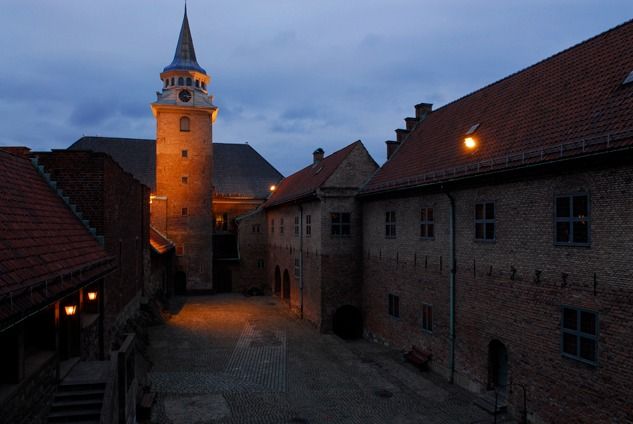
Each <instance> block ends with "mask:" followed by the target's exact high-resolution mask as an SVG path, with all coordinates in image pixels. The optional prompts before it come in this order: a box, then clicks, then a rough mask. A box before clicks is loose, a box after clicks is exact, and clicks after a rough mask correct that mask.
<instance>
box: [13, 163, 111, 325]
mask: <svg viewBox="0 0 633 424" xmlns="http://www.w3.org/2000/svg"><path fill="white" fill-rule="evenodd" d="M0 199H2V201H0V322H3V321H4V322H3V324H2V325H4V324H6V319H7V318H9V317H15V316H16V315H20V314H24V313H26V312H28V311H29V310H31V309H33V308H37V307H41V306H42V305H46V304H48V303H50V301H52V299H54V298H56V297H59V296H61V295H63V294H64V293H66V292H68V291H69V290H70V291H72V290H73V289H74V288H76V287H78V286H80V285H82V284H87V283H89V282H91V281H93V280H94V279H96V278H99V277H100V276H103V275H105V274H106V273H108V272H109V271H111V270H112V269H114V265H113V262H112V258H111V257H109V256H108V255H107V254H106V252H105V251H104V249H103V248H102V247H101V246H100V245H99V243H98V242H97V240H96V239H95V238H94V237H93V236H92V235H91V234H90V233H89V232H88V230H87V229H86V228H85V227H84V226H83V224H82V223H81V222H80V221H79V219H78V218H77V217H76V216H75V215H74V214H73V213H72V212H71V210H70V209H69V207H68V206H67V205H66V204H65V203H64V201H63V200H62V199H61V198H60V197H59V196H58V195H57V193H55V192H54V191H53V190H52V189H51V188H50V187H49V185H48V183H47V182H46V181H45V180H44V179H43V178H42V177H41V176H40V174H39V173H38V172H37V170H36V169H35V167H34V166H33V165H32V164H31V162H30V160H29V159H27V158H26V157H24V156H16V155H12V154H8V153H6V152H2V151H0ZM0 326H1V325H0Z"/></svg>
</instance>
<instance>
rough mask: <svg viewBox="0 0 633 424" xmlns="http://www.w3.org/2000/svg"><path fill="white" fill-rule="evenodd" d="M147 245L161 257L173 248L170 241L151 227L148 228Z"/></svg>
mask: <svg viewBox="0 0 633 424" xmlns="http://www.w3.org/2000/svg"><path fill="white" fill-rule="evenodd" d="M149 244H150V246H152V249H154V251H156V252H157V253H159V254H161V255H162V254H163V253H166V252H169V251H170V250H172V249H173V248H174V247H175V245H174V243H173V242H172V241H171V240H169V239H168V238H167V237H166V236H165V235H163V234H162V233H161V232H160V231H158V230H157V229H156V228H154V227H152V226H151V225H150V226H149Z"/></svg>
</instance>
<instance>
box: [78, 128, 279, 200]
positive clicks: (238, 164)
mask: <svg viewBox="0 0 633 424" xmlns="http://www.w3.org/2000/svg"><path fill="white" fill-rule="evenodd" d="M69 149H71V150H93V151H95V152H104V153H107V154H109V155H110V156H112V158H113V159H114V160H115V161H117V162H118V163H119V165H121V167H122V168H123V169H125V170H126V171H127V172H129V173H131V174H132V175H134V176H135V177H136V178H137V179H138V180H139V181H141V182H142V183H143V184H145V185H146V186H148V187H150V188H151V189H152V191H153V190H154V189H155V188H156V142H155V140H148V139H134V138H113V137H82V138H80V139H79V140H77V141H76V142H75V143H73V144H72V145H71V146H70V147H69ZM282 178H283V175H281V174H280V173H279V171H277V170H276V169H275V168H274V167H273V166H272V165H271V164H270V163H268V161H266V159H264V158H263V157H262V156H261V155H260V154H259V153H257V151H256V150H255V149H253V148H252V147H251V146H250V145H248V144H229V143H213V185H214V186H215V194H216V195H220V196H229V197H246V198H257V199H265V198H266V197H268V194H269V188H270V186H271V185H272V184H277V182H278V181H279V180H281V179H282Z"/></svg>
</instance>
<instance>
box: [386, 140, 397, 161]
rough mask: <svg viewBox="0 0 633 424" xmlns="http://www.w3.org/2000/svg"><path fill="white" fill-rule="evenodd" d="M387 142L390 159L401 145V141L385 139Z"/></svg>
mask: <svg viewBox="0 0 633 424" xmlns="http://www.w3.org/2000/svg"><path fill="white" fill-rule="evenodd" d="M385 144H386V145H387V160H389V158H390V157H391V155H393V152H395V151H396V149H397V148H398V147H400V141H394V140H387V141H385Z"/></svg>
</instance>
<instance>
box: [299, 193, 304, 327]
mask: <svg viewBox="0 0 633 424" xmlns="http://www.w3.org/2000/svg"><path fill="white" fill-rule="evenodd" d="M299 298H300V300H299V303H300V306H301V319H303V206H301V205H299Z"/></svg>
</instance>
